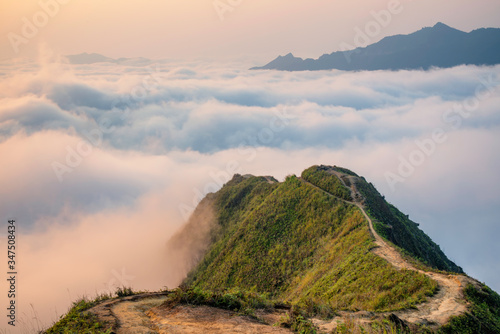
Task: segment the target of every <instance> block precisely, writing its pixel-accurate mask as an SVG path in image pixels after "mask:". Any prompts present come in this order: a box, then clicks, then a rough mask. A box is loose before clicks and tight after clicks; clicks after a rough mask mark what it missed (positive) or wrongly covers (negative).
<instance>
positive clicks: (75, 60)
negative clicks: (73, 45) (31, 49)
mask: <svg viewBox="0 0 500 334" xmlns="http://www.w3.org/2000/svg"><path fill="white" fill-rule="evenodd" d="M66 58H67V59H68V61H69V62H70V64H75V65H84V64H95V63H115V64H122V63H135V64H138V63H145V64H146V63H149V62H151V60H149V59H147V58H142V57H140V58H118V59H114V58H109V57H106V56H103V55H101V54H98V53H86V52H84V53H80V54H77V55H68V56H66Z"/></svg>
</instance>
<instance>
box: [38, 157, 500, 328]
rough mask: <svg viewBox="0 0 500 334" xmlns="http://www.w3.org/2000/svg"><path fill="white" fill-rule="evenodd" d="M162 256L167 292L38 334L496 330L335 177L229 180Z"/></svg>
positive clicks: (364, 191) (102, 305)
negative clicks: (169, 280)
mask: <svg viewBox="0 0 500 334" xmlns="http://www.w3.org/2000/svg"><path fill="white" fill-rule="evenodd" d="M167 248H168V250H169V252H171V253H172V254H171V255H172V256H173V257H175V258H176V259H178V260H179V261H178V262H179V264H178V266H177V267H175V268H173V270H179V271H180V272H181V271H184V272H187V271H188V270H190V272H189V274H188V275H187V278H185V280H184V282H183V283H182V284H181V286H180V287H179V288H178V289H175V290H173V291H162V292H159V293H143V294H139V295H133V293H132V291H131V290H130V289H120V290H119V291H118V292H117V296H118V297H117V298H111V296H104V297H102V296H101V297H98V299H96V300H95V301H90V302H89V301H86V300H83V301H80V302H78V303H75V304H74V307H73V308H72V309H71V310H70V311H69V312H68V314H67V315H66V316H65V317H62V319H61V320H60V321H59V322H57V323H56V324H54V326H53V327H52V328H50V329H48V330H47V331H46V333H75V332H78V333H115V332H117V333H122V332H123V333H125V332H127V330H128V329H127V328H135V329H136V330H139V328H141V330H144V331H146V332H151V333H170V332H172V331H174V332H179V333H184V332H189V333H198V332H199V333H208V334H210V333H219V332H220V330H219V331H218V328H219V329H220V328H224V330H223V332H230V331H232V329H234V328H235V327H234V326H239V327H238V328H239V329H238V332H241V333H255V332H259V333H260V332H261V333H289V332H296V333H304V334H307V333H311V334H312V333H373V334H379V333H380V334H381V333H415V334H420V333H438V334H451V333H470V334H473V333H488V334H490V333H491V334H494V333H500V296H499V295H498V294H497V293H496V292H494V291H492V290H491V289H489V288H488V287H487V286H485V285H483V284H481V283H479V282H477V281H476V280H474V279H472V278H469V277H468V276H466V275H464V274H462V269H461V268H460V267H458V266H457V265H455V264H454V263H453V262H452V261H450V260H449V259H448V258H447V257H446V255H445V254H444V253H443V252H442V251H441V250H440V248H439V246H437V245H436V244H435V243H434V242H433V241H432V240H431V239H430V238H429V237H428V236H427V235H426V234H425V233H424V232H423V231H421V230H420V229H419V228H418V225H417V224H416V223H414V222H412V221H411V220H410V219H409V218H408V217H407V216H406V215H404V214H403V213H401V212H400V211H399V210H397V209H396V208H395V207H394V206H392V205H391V204H389V203H387V202H386V201H385V199H384V197H383V196H382V195H380V194H379V193H378V191H377V190H376V189H375V187H374V186H373V185H372V184H371V183H367V182H366V180H365V179H364V178H363V177H360V176H358V175H357V174H355V173H354V172H352V171H350V170H347V169H344V168H340V167H330V166H312V167H311V168H308V169H306V170H305V171H304V172H303V173H302V175H301V177H296V176H289V177H287V178H286V180H285V181H284V182H281V183H280V182H278V181H277V180H275V179H274V178H272V177H255V176H251V175H246V176H241V175H235V176H234V177H233V179H232V180H231V181H229V182H228V183H227V184H225V185H224V186H223V187H222V189H221V190H219V191H218V192H216V193H212V194H208V195H207V196H206V197H205V199H203V201H202V202H201V203H200V204H199V205H198V207H197V209H196V210H195V212H194V213H193V215H192V217H191V218H190V220H189V221H188V222H187V224H186V225H185V226H184V228H183V229H182V230H181V231H180V232H179V233H177V234H176V235H175V236H174V237H173V238H172V239H171V240H170V242H169V247H167ZM402 255H404V256H402ZM408 259H409V260H408ZM431 267H432V268H434V269H431ZM129 295H132V296H129ZM127 296H128V297H127ZM103 300H104V301H103ZM134 319H135V320H134ZM221 326H222V327H221ZM174 329H175V330H174Z"/></svg>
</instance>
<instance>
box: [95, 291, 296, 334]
mask: <svg viewBox="0 0 500 334" xmlns="http://www.w3.org/2000/svg"><path fill="white" fill-rule="evenodd" d="M166 299H167V295H166V294H165V293H158V294H156V293H148V294H141V295H135V296H130V297H124V298H120V299H113V300H109V301H106V302H103V303H101V304H99V305H97V306H95V307H94V308H92V309H90V310H89V311H90V312H92V313H94V314H96V315H97V316H98V317H99V319H100V320H101V321H103V322H106V323H108V324H110V325H111V326H112V330H113V333H116V334H156V333H159V334H164V333H165V334H166V333H168V334H194V333H203V334H215V333H242V334H257V333H262V334H285V333H292V332H291V331H290V330H288V329H285V328H280V327H274V326H272V325H273V324H274V323H276V322H278V321H279V319H280V317H281V316H282V315H284V314H283V313H280V312H275V313H265V312H257V314H256V315H257V316H258V318H259V319H260V321H257V320H255V319H252V318H250V317H247V316H240V315H238V314H237V313H235V312H232V311H226V310H222V309H218V308H214V307H208V306H196V307H194V306H188V305H177V306H175V307H166V306H164V305H162V304H163V303H164V302H165V300H166Z"/></svg>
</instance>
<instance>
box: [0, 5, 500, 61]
mask: <svg viewBox="0 0 500 334" xmlns="http://www.w3.org/2000/svg"><path fill="white" fill-rule="evenodd" d="M391 1H396V2H399V3H400V6H401V8H402V11H401V12H400V13H398V14H397V15H392V18H391V21H390V23H389V24H388V25H387V26H386V27H382V29H381V30H380V32H379V33H377V34H375V36H373V38H372V39H373V40H372V41H373V42H376V41H378V40H380V39H381V38H383V37H384V36H387V35H393V34H398V33H410V32H413V31H416V30H418V29H420V28H422V27H424V26H432V25H434V24H435V23H437V22H439V21H441V22H444V23H446V24H448V25H451V26H453V27H455V28H458V29H461V30H465V31H470V30H472V29H475V28H478V27H486V26H487V27H500V20H499V19H498V17H499V14H500V2H499V1H497V0H478V1H471V0H439V1H435V0H419V1H412V0H350V1H347V0H335V1H325V0H309V1H304V0H274V1H269V0H251V1H250V0H241V1H238V0H167V1H165V0H141V1H139V0H121V1H119V0H85V1H83V0H64V1H63V0H22V1H13V0H2V2H1V4H0V22H1V23H0V24H1V25H0V35H1V36H2V38H1V40H0V59H6V58H12V57H14V56H34V55H35V54H36V50H38V49H39V44H40V43H45V44H46V45H48V46H49V48H51V49H52V50H54V51H55V52H58V53H61V54H76V53H81V52H97V53H101V54H104V55H107V56H110V57H137V56H144V57H150V58H177V59H179V58H186V57H188V58H199V57H203V58H211V59H222V58H224V59H228V58H229V59H230V58H237V57H241V56H246V57H248V58H250V59H268V58H269V57H274V56H276V55H277V54H285V53H287V52H293V53H294V54H295V55H297V56H301V57H318V56H320V55H321V54H323V53H330V52H332V51H335V50H338V49H340V47H339V46H340V44H341V43H343V42H344V43H348V44H352V43H353V39H354V36H355V29H356V28H360V29H361V30H364V29H365V26H366V24H367V23H369V22H370V21H373V20H374V18H373V16H372V14H371V12H372V11H375V12H378V11H380V10H382V9H386V8H387V7H388V6H389V4H390V3H391ZM59 2H61V4H59ZM64 2H66V4H62V3H64ZM41 3H47V4H49V3H58V6H59V8H58V9H56V10H54V12H53V13H52V14H54V15H53V17H52V16H50V15H45V14H43V12H42V10H43V9H42V6H41ZM230 3H233V5H230ZM215 4H222V5H224V4H225V6H226V7H225V8H227V9H228V10H227V11H225V12H223V13H219V14H221V15H219V14H218V13H217V11H216V9H215V7H214V6H215ZM52 8H54V7H52ZM37 15H38V16H37ZM44 15H45V18H44ZM34 16H35V17H37V18H38V19H39V20H41V21H39V22H40V25H41V26H40V27H37V29H38V32H36V33H35V34H33V36H30V37H29V38H26V40H24V42H23V43H22V44H19V47H18V49H19V52H18V53H15V52H14V49H13V47H12V45H11V43H10V42H9V39H8V34H9V33H14V34H17V35H18V36H23V33H22V28H23V26H24V25H25V23H24V21H23V18H26V19H27V20H28V21H29V22H31V23H33V22H34V20H35V19H34ZM221 17H222V18H223V20H221ZM43 20H46V21H45V22H44V21H43Z"/></svg>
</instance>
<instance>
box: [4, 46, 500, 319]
mask: <svg viewBox="0 0 500 334" xmlns="http://www.w3.org/2000/svg"><path fill="white" fill-rule="evenodd" d="M246 68H247V66H246V64H244V63H243V64H242V63H229V64H214V63H210V64H209V63H204V62H171V61H167V60H161V61H150V62H149V63H144V62H140V63H139V62H138V63H133V62H131V63H127V64H111V63H101V64H94V65H70V64H68V63H67V62H65V60H64V58H63V57H59V56H57V55H54V54H50V52H49V53H48V54H47V55H46V56H45V57H43V58H41V59H40V60H39V61H37V62H29V61H9V62H4V63H2V64H0V72H1V75H0V102H1V103H0V156H1V157H3V158H4V160H3V163H2V164H1V165H0V183H1V184H2V187H1V190H0V199H1V201H0V212H1V214H2V217H1V218H2V220H3V221H4V222H6V221H7V219H8V218H11V217H15V218H16V221H17V224H18V246H19V251H18V255H17V256H18V262H19V290H20V294H19V304H20V305H19V308H20V311H19V314H20V315H21V316H20V320H22V321H23V326H25V328H28V329H33V328H34V329H37V328H38V327H45V326H47V325H50V324H51V323H52V322H53V321H56V320H57V319H58V318H59V316H60V315H61V314H63V313H64V312H66V311H67V309H68V307H69V306H70V305H71V303H72V302H73V301H75V300H76V299H78V298H79V297H82V296H88V297H93V296H95V295H97V294H99V293H105V292H113V291H114V290H115V289H116V288H117V287H119V286H124V285H125V286H131V287H132V288H133V289H135V290H152V291H154V290H159V289H162V288H163V287H165V286H166V287H168V288H173V287H175V286H176V285H177V284H179V283H180V282H181V281H182V279H183V278H184V277H185V275H186V274H187V272H188V271H189V270H190V269H191V268H192V267H193V266H194V265H195V263H196V262H197V260H198V259H199V258H200V257H201V254H203V252H204V251H205V250H206V246H207V242H208V240H209V239H208V237H209V235H210V233H211V231H213V224H212V219H211V218H212V215H211V213H210V212H209V211H204V209H203V208H201V209H200V210H199V212H198V213H197V214H195V215H194V216H193V217H192V218H191V221H190V224H187V225H185V223H186V222H187V221H188V220H189V219H190V218H189V217H190V215H191V213H192V212H193V211H194V210H195V208H196V206H197V205H198V203H199V202H200V201H201V200H202V198H203V197H204V196H205V195H206V194H207V193H210V192H215V191H217V190H218V189H220V187H222V185H223V184H224V183H226V182H227V181H229V180H230V179H231V178H232V176H233V174H235V173H240V174H254V175H273V176H274V177H276V178H277V179H278V180H280V181H282V180H283V179H284V178H285V177H286V175H289V174H300V173H301V171H302V170H303V169H305V168H307V167H309V166H311V165H315V164H329V165H339V166H343V167H346V168H349V169H352V170H354V171H355V172H356V173H358V174H361V175H363V176H364V177H366V178H367V180H368V181H370V182H373V183H374V185H375V186H376V187H377V188H378V190H379V191H380V192H382V193H383V194H384V195H385V196H386V199H387V200H389V201H390V202H391V203H393V204H395V205H396V206H397V207H398V208H399V209H401V210H402V211H403V212H405V213H408V214H409V215H410V218H411V219H412V220H414V221H416V222H418V223H420V227H421V228H422V229H423V230H424V232H426V233H427V234H429V235H430V236H431V237H432V238H433V240H434V241H436V242H437V243H438V244H439V245H440V246H441V247H442V249H443V250H444V251H445V253H446V254H447V255H448V256H449V257H450V258H451V259H452V260H454V261H456V262H457V264H458V265H460V266H462V267H463V268H464V270H465V271H466V272H467V273H468V274H470V275H472V276H474V277H476V278H478V279H479V280H481V281H484V282H486V283H487V284H488V285H490V286H491V287H492V288H493V289H496V290H497V291H498V290H500V280H499V279H498V272H499V271H500V263H499V261H498V259H497V258H496V254H498V253H499V252H500V248H499V247H500V246H499V245H498V243H497V242H496V240H495V238H494V237H493V236H495V235H498V232H500V227H499V225H498V219H497V217H498V215H499V214H500V212H499V205H498V198H500V176H499V174H498V166H499V165H500V156H499V155H498V152H499V151H500V142H499V141H498V138H499V135H500V117H499V115H500V114H499V113H498V106H499V105H500V89H499V87H500V81H499V75H500V66H496V67H475V66H460V67H456V68H452V69H434V70H430V71H427V72H422V71H399V72H386V71H377V72H356V73H348V72H342V71H319V72H295V73H288V72H274V71H262V72H261V71H248V70H246ZM436 131H438V132H439V133H440V134H441V135H440V136H439V137H436V136H435V133H436ZM436 139H437V140H436ZM195 223H196V224H200V225H199V226H202V227H203V228H202V229H199V230H197V232H201V233H192V231H193V228H190V226H191V227H192V226H193V224H195ZM1 226H5V225H4V224H1ZM5 232H6V230H5ZM5 232H3V233H5ZM173 236H175V237H174V238H173V239H172V240H173V241H172V242H170V243H168V240H170V239H171V238H172V237H173ZM1 238H2V239H1V240H2V243H1V245H5V242H4V241H5V240H6V239H5V234H4V235H3V236H2V237H1ZM2 247H4V246H2ZM173 259H176V261H174V260H173ZM3 266H5V263H4V264H2V269H5V268H4V267H3ZM2 298H5V297H2ZM2 300H3V299H2ZM30 304H31V305H32V306H31V305H30Z"/></svg>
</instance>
